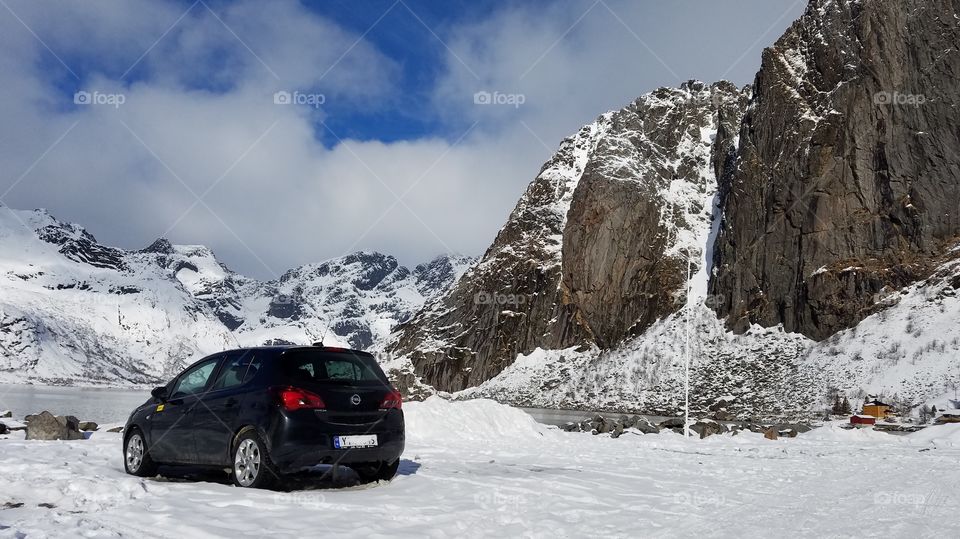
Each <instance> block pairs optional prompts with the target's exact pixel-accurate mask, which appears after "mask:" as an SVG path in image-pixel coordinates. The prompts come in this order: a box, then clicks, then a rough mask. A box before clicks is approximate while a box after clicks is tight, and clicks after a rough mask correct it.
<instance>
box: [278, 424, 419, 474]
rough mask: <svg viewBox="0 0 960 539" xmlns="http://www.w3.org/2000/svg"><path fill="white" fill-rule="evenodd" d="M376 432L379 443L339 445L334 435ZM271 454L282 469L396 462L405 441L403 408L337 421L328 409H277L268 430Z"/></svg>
mask: <svg viewBox="0 0 960 539" xmlns="http://www.w3.org/2000/svg"><path fill="white" fill-rule="evenodd" d="M356 434H375V435H376V436H377V447H365V448H350V449H337V448H335V447H334V444H333V438H334V437H335V436H348V435H356ZM267 439H268V442H267V443H268V444H269V445H270V448H269V449H270V457H271V459H272V460H273V462H274V464H275V465H276V466H277V468H278V469H279V470H280V471H281V472H283V473H291V472H295V471H297V470H300V469H302V468H307V467H310V466H316V465H318V464H357V463H361V462H393V461H395V460H397V459H399V458H400V455H401V454H403V449H404V445H405V436H404V421H403V412H401V411H400V410H391V411H389V412H387V413H386V414H385V415H384V416H383V418H381V419H379V420H377V421H375V422H372V423H364V424H345V423H336V422H332V421H330V420H329V418H328V417H327V415H326V413H325V412H314V411H309V410H300V411H297V412H292V413H283V412H281V413H278V414H277V416H276V420H275V421H274V422H273V424H272V425H271V427H270V431H269V432H268V433H267Z"/></svg>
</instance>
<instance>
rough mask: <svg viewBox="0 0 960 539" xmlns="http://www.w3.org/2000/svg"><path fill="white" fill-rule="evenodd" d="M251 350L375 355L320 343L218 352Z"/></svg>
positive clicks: (267, 346)
mask: <svg viewBox="0 0 960 539" xmlns="http://www.w3.org/2000/svg"><path fill="white" fill-rule="evenodd" d="M249 350H257V351H262V352H289V351H291V350H311V351H321V352H344V353H350V354H356V355H359V356H369V357H373V354H371V353H370V352H364V351H363V350H354V349H352V348H341V347H338V346H318V345H313V346H311V345H302V344H282V345H266V346H247V347H243V348H234V349H231V350H224V351H223V352H218V353H230V352H246V351H249Z"/></svg>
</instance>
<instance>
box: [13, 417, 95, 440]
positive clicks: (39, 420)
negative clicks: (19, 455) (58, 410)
mask: <svg viewBox="0 0 960 539" xmlns="http://www.w3.org/2000/svg"><path fill="white" fill-rule="evenodd" d="M26 421H27V440H82V439H83V434H82V433H81V432H80V421H79V420H78V419H77V418H76V417H73V416H55V415H53V414H51V413H50V412H47V411H43V412H40V413H39V414H37V415H28V416H27V417H26Z"/></svg>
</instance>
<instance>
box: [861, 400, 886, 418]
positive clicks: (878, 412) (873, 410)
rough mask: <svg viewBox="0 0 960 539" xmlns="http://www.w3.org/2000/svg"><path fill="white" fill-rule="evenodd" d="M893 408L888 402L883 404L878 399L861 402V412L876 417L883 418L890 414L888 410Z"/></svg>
mask: <svg viewBox="0 0 960 539" xmlns="http://www.w3.org/2000/svg"><path fill="white" fill-rule="evenodd" d="M892 409H893V406H890V405H889V404H884V403H882V402H880V401H878V400H872V401H867V402H865V403H863V414H862V415H870V416H873V417H875V418H877V419H885V418H886V417H887V416H888V415H890V411H891V410H892Z"/></svg>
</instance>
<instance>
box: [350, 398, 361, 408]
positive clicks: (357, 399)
mask: <svg viewBox="0 0 960 539" xmlns="http://www.w3.org/2000/svg"><path fill="white" fill-rule="evenodd" d="M350 404H352V405H354V406H358V405H359V404H360V395H354V396H352V397H350Z"/></svg>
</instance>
